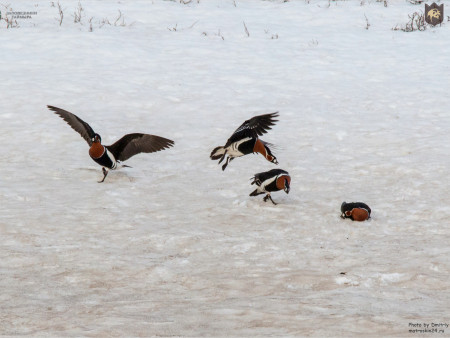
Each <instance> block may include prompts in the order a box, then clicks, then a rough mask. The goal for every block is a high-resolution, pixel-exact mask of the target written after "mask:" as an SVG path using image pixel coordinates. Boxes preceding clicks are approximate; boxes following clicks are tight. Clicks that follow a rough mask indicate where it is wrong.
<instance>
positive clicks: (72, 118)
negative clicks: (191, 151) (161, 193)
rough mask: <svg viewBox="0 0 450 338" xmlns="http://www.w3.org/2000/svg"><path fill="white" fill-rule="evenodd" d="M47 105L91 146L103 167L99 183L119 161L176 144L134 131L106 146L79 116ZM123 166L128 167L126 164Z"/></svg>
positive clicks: (91, 154)
mask: <svg viewBox="0 0 450 338" xmlns="http://www.w3.org/2000/svg"><path fill="white" fill-rule="evenodd" d="M47 107H48V108H49V109H50V110H51V111H53V112H54V113H55V114H57V115H59V116H60V117H61V118H62V119H63V120H64V121H66V122H67V124H68V125H69V126H70V127H72V129H73V130H75V131H76V132H78V133H79V134H80V135H81V137H83V138H84V139H85V140H86V142H87V143H88V145H89V146H90V148H89V155H90V156H91V158H92V159H93V160H94V161H95V162H97V163H98V164H99V165H101V166H102V167H103V168H102V170H103V179H102V180H101V181H100V182H99V183H101V182H103V181H104V180H105V178H106V175H107V174H108V169H113V170H114V169H117V164H118V162H122V161H126V160H128V159H129V158H130V157H132V156H134V155H137V154H139V153H153V152H156V151H160V150H164V149H167V148H170V147H172V146H173V145H174V144H175V143H174V141H172V140H169V139H167V138H164V137H161V136H155V135H149V134H141V133H133V134H127V135H125V136H123V137H122V138H121V139H119V140H118V141H117V142H115V143H114V144H112V145H110V146H104V145H102V144H101V137H100V135H99V134H97V133H96V132H95V131H94V130H93V129H92V128H91V126H90V125H89V124H87V123H86V122H84V121H83V120H82V119H80V118H79V117H78V116H76V115H75V114H72V113H70V112H68V111H67V110H64V109H61V108H58V107H54V106H47ZM122 166H124V167H127V166H126V165H122Z"/></svg>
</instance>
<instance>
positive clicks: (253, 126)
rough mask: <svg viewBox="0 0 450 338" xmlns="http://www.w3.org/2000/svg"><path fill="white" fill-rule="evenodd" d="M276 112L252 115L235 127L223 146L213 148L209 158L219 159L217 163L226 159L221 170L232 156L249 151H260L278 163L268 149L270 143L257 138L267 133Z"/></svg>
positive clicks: (248, 152)
mask: <svg viewBox="0 0 450 338" xmlns="http://www.w3.org/2000/svg"><path fill="white" fill-rule="evenodd" d="M278 116H279V115H278V112H275V113H271V114H265V115H258V116H254V117H252V118H251V119H249V120H247V121H245V122H244V123H243V124H242V125H241V126H240V127H239V128H237V129H236V130H235V131H234V133H233V135H231V137H230V138H229V139H228V141H227V143H226V144H225V145H224V146H219V147H216V148H214V149H213V151H212V152H211V155H210V158H211V159H212V160H219V164H220V163H221V162H222V161H223V160H224V159H225V157H226V156H228V157H227V160H226V161H225V164H224V165H223V166H222V170H225V168H226V167H227V165H228V163H230V162H231V161H232V160H233V159H234V158H236V157H241V156H244V155H247V154H251V153H260V154H261V155H263V156H264V157H265V158H266V159H267V160H268V161H270V162H272V163H275V164H278V161H277V159H276V157H275V156H274V155H273V154H272V152H271V151H270V148H269V146H271V144H270V143H267V142H264V141H262V140H260V139H259V136H261V135H263V134H265V133H267V132H268V131H269V130H270V129H272V128H271V127H272V126H273V125H275V122H277V121H278V120H275V118H276V117H278Z"/></svg>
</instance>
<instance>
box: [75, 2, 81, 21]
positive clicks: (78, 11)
mask: <svg viewBox="0 0 450 338" xmlns="http://www.w3.org/2000/svg"><path fill="white" fill-rule="evenodd" d="M82 12H83V7H82V6H81V2H80V1H78V7H77V8H76V10H75V12H74V13H73V22H75V23H77V22H81V13H82Z"/></svg>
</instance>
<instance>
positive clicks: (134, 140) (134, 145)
mask: <svg viewBox="0 0 450 338" xmlns="http://www.w3.org/2000/svg"><path fill="white" fill-rule="evenodd" d="M174 144H175V142H173V141H172V140H169V139H167V138H164V137H161V136H155V135H149V134H139V133H134V134H127V135H125V136H124V137H122V138H121V139H120V140H118V141H117V142H116V143H114V144H112V145H110V146H106V148H108V150H109V151H110V152H111V153H112V154H113V155H114V157H115V158H116V160H119V161H126V160H128V159H129V158H130V157H131V156H134V155H136V154H139V153H154V152H156V151H160V150H163V149H167V148H170V147H172V146H173V145H174Z"/></svg>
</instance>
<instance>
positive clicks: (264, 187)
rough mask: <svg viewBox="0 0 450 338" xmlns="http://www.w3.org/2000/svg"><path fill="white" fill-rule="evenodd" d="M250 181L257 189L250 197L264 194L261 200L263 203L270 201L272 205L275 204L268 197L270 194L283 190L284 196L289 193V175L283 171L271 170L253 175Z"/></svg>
mask: <svg viewBox="0 0 450 338" xmlns="http://www.w3.org/2000/svg"><path fill="white" fill-rule="evenodd" d="M252 179H253V182H252V184H256V185H257V186H258V188H256V190H254V191H253V192H252V193H251V194H250V196H257V195H261V194H266V196H265V197H264V199H263V200H264V202H267V200H268V199H270V200H271V201H272V203H273V204H276V203H275V202H274V201H273V199H272V197H271V196H270V193H271V192H274V191H280V190H284V192H285V193H286V194H289V191H290V190H291V177H290V176H289V173H288V172H287V171H286V170H283V169H272V170H269V171H265V172H262V173H259V174H255V176H254V177H253V178H252Z"/></svg>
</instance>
